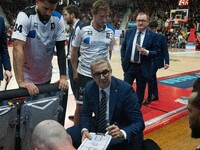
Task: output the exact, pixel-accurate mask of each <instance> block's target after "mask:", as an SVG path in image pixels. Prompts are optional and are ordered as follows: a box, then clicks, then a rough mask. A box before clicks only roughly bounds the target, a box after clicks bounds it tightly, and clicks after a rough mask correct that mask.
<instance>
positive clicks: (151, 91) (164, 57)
mask: <svg viewBox="0 0 200 150" xmlns="http://www.w3.org/2000/svg"><path fill="white" fill-rule="evenodd" d="M149 28H150V29H151V30H152V31H154V32H155V33H156V32H157V28H158V23H157V22H156V21H151V22H150V23H149ZM157 37H158V41H159V46H160V53H159V55H157V56H156V57H155V58H154V59H153V73H152V78H150V79H149V80H148V97H147V98H146V99H145V102H144V103H143V104H149V103H151V101H157V100H158V99H159V96H158V84H157V76H156V73H157V71H158V69H160V68H163V67H164V68H165V69H168V68H169V52H168V46H167V40H166V37H165V35H163V34H160V33H157Z"/></svg>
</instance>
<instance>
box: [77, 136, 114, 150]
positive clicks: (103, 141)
mask: <svg viewBox="0 0 200 150" xmlns="http://www.w3.org/2000/svg"><path fill="white" fill-rule="evenodd" d="M90 135H91V136H92V140H89V139H87V138H86V139H85V140H84V141H83V142H82V144H81V145H80V146H79V148H78V150H89V149H95V150H106V148H107V147H108V144H109V143H110V140H111V139H112V136H111V135H109V134H107V135H105V134H99V133H94V132H90Z"/></svg>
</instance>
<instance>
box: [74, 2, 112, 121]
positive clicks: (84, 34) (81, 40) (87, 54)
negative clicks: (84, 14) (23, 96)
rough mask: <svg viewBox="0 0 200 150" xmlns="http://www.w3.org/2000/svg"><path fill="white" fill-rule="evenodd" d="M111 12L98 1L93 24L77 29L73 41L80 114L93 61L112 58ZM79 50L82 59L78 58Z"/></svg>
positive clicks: (95, 5)
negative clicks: (109, 19)
mask: <svg viewBox="0 0 200 150" xmlns="http://www.w3.org/2000/svg"><path fill="white" fill-rule="evenodd" d="M109 12H110V8H109V5H108V3H107V2H106V1H103V0H98V1H96V2H95V3H94V4H93V6H92V16H93V19H92V21H91V23H90V24H87V25H80V26H79V27H77V28H76V32H75V36H74V38H73V41H72V52H71V63H72V68H73V75H74V80H76V81H78V86H77V96H76V97H77V103H78V107H76V111H77V112H78V111H79V113H80V110H81V105H82V103H83V97H84V88H85V85H86V84H87V82H88V81H90V80H92V76H91V71H90V63H91V61H92V60H93V59H95V58H96V57H97V56H104V57H105V58H107V59H110V58H111V51H112V50H113V44H114V29H113V27H111V25H109V24H107V23H106V22H107V18H108V16H109ZM111 28H112V29H111ZM79 49H80V57H79V58H78V51H79ZM77 62H78V66H77ZM75 117H79V116H75ZM77 120H79V119H77Z"/></svg>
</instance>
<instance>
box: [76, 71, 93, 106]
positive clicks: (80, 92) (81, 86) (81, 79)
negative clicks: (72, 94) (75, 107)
mask: <svg viewBox="0 0 200 150" xmlns="http://www.w3.org/2000/svg"><path fill="white" fill-rule="evenodd" d="M91 80H93V79H92V78H91V77H87V76H84V75H81V74H78V82H77V89H76V98H77V99H76V102H77V103H78V104H83V98H84V90H85V86H86V84H87V83H88V82H89V81H91Z"/></svg>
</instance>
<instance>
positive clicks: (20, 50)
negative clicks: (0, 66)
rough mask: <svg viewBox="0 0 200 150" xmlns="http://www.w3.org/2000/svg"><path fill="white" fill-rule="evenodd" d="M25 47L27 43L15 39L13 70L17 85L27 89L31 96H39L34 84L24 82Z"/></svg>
mask: <svg viewBox="0 0 200 150" xmlns="http://www.w3.org/2000/svg"><path fill="white" fill-rule="evenodd" d="M24 46H25V42H24V41H21V40H17V39H14V41H13V68H14V71H15V78H16V81H17V84H18V85H19V87H21V88H26V89H27V90H28V92H29V94H30V95H37V94H39V89H38V88H37V86H35V85H34V84H33V83H29V82H27V81H25V80H24V68H23V66H24Z"/></svg>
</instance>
